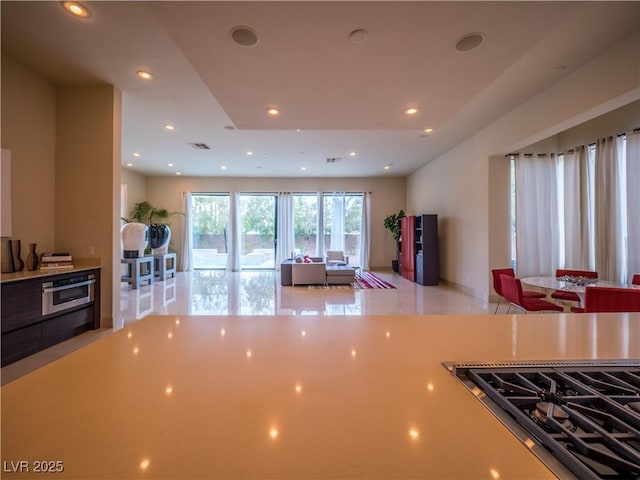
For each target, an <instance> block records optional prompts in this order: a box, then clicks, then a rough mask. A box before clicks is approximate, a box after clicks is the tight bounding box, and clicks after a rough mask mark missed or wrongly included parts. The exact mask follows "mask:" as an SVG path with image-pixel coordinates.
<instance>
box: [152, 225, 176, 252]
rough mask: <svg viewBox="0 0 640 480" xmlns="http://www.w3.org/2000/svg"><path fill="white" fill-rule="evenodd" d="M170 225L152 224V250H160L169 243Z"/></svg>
mask: <svg viewBox="0 0 640 480" xmlns="http://www.w3.org/2000/svg"><path fill="white" fill-rule="evenodd" d="M169 235H171V230H169V225H165V224H164V223H152V224H151V225H149V246H150V247H151V248H160V247H162V246H163V245H165V243H167V242H168V241H169Z"/></svg>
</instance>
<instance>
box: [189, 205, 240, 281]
mask: <svg viewBox="0 0 640 480" xmlns="http://www.w3.org/2000/svg"><path fill="white" fill-rule="evenodd" d="M230 205H231V203H230V196H229V194H228V193H194V194H193V195H192V196H191V213H192V215H193V218H192V225H193V237H192V245H193V248H192V251H191V254H192V259H193V268H196V269H225V268H227V255H228V253H229V248H228V247H229V242H230V241H231V237H230V232H229V214H230V213H229V212H230Z"/></svg>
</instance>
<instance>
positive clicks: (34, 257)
mask: <svg viewBox="0 0 640 480" xmlns="http://www.w3.org/2000/svg"><path fill="white" fill-rule="evenodd" d="M25 264H26V267H27V270H29V271H30V272H33V271H34V270H37V269H38V253H37V252H36V244H35V243H30V244H29V253H28V254H27V260H26V261H25Z"/></svg>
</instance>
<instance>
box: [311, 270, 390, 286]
mask: <svg viewBox="0 0 640 480" xmlns="http://www.w3.org/2000/svg"><path fill="white" fill-rule="evenodd" d="M308 288H309V290H351V289H353V290H363V289H367V288H387V289H388V288H396V287H395V286H394V285H391V284H390V283H389V282H385V281H384V280H382V279H381V278H380V277H378V276H377V275H375V274H373V273H371V272H360V275H356V278H355V279H354V282H353V283H352V284H351V285H309V287H308Z"/></svg>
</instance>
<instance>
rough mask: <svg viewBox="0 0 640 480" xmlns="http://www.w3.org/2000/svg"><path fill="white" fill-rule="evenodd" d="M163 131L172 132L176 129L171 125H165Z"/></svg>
mask: <svg viewBox="0 0 640 480" xmlns="http://www.w3.org/2000/svg"><path fill="white" fill-rule="evenodd" d="M164 129H165V130H169V131H172V130H175V129H176V127H174V126H173V125H171V124H170V123H167V124H166V125H165V126H164Z"/></svg>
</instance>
